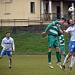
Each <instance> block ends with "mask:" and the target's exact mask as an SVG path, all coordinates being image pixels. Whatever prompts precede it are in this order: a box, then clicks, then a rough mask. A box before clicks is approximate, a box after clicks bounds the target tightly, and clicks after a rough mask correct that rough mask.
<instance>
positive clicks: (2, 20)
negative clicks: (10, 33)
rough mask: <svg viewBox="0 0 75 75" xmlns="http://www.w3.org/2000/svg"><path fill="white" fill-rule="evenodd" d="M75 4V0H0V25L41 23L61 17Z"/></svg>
mask: <svg viewBox="0 0 75 75" xmlns="http://www.w3.org/2000/svg"><path fill="white" fill-rule="evenodd" d="M74 5H75V0H0V26H28V25H40V23H41V22H49V21H51V20H53V19H55V18H57V19H60V18H61V17H63V16H65V15H66V14H67V13H68V8H69V7H70V6H72V7H75V6H74ZM74 16H75V15H74V13H73V16H72V18H73V19H74V18H75V17H74Z"/></svg>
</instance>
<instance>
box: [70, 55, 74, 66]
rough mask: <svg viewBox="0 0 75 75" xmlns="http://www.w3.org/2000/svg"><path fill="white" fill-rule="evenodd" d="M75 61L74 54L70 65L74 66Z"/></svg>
mask: <svg viewBox="0 0 75 75" xmlns="http://www.w3.org/2000/svg"><path fill="white" fill-rule="evenodd" d="M74 63H75V56H72V57H71V64H70V67H73V65H74Z"/></svg>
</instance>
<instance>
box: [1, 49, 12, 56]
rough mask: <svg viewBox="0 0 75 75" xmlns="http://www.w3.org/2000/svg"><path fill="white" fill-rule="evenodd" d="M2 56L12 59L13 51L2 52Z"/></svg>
mask: <svg viewBox="0 0 75 75" xmlns="http://www.w3.org/2000/svg"><path fill="white" fill-rule="evenodd" d="M0 55H1V56H2V57H3V56H4V55H8V57H11V56H12V51H7V50H2V51H1V54H0Z"/></svg>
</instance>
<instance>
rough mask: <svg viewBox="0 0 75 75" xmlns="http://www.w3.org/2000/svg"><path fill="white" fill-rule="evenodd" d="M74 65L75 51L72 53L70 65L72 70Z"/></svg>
mask: <svg viewBox="0 0 75 75" xmlns="http://www.w3.org/2000/svg"><path fill="white" fill-rule="evenodd" d="M74 63H75V51H73V53H72V57H71V63H70V66H69V68H70V70H71V69H72V67H73V65H74Z"/></svg>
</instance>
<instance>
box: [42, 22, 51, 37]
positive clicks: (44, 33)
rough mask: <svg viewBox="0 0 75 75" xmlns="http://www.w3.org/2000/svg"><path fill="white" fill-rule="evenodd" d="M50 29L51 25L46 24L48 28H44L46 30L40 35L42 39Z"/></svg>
mask: <svg viewBox="0 0 75 75" xmlns="http://www.w3.org/2000/svg"><path fill="white" fill-rule="evenodd" d="M50 27H51V23H50V24H48V26H47V27H46V29H45V30H44V32H42V33H41V34H42V36H43V37H45V36H46V35H47V32H48V30H49V29H50Z"/></svg>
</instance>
